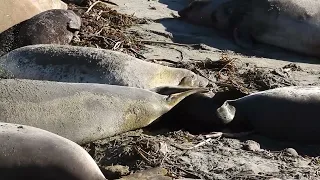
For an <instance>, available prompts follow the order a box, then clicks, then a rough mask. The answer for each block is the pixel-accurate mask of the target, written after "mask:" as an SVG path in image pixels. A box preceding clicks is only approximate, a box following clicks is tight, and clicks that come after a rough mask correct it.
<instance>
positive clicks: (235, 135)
mask: <svg viewBox="0 0 320 180" xmlns="http://www.w3.org/2000/svg"><path fill="white" fill-rule="evenodd" d="M253 133H255V132H254V131H248V132H240V133H225V132H213V133H211V134H207V135H205V136H204V137H205V138H219V137H227V138H239V137H243V136H248V135H250V134H253Z"/></svg>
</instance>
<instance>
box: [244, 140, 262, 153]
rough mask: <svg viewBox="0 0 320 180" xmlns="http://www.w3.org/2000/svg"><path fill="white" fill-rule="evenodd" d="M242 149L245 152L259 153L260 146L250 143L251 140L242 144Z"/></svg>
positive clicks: (253, 142)
mask: <svg viewBox="0 0 320 180" xmlns="http://www.w3.org/2000/svg"><path fill="white" fill-rule="evenodd" d="M243 149H244V150H247V151H260V150H261V149H260V144H259V143H257V142H255V141H252V140H247V141H246V142H244V145H243Z"/></svg>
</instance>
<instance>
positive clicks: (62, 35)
mask: <svg viewBox="0 0 320 180" xmlns="http://www.w3.org/2000/svg"><path fill="white" fill-rule="evenodd" d="M80 26H81V19H80V17H79V16H78V15H76V14H75V13H74V12H73V11H71V10H64V9H52V10H47V11H44V12H42V13H40V14H37V15H35V16H33V17H32V18H30V19H28V20H26V21H23V22H21V23H19V24H17V25H15V26H13V27H11V28H9V29H8V30H6V31H4V32H2V33H1V34H0V43H1V48H0V49H1V50H0V55H1V54H2V55H3V54H5V53H7V52H9V51H11V50H13V49H16V48H19V47H23V46H27V45H32V44H64V45H65V44H69V43H70V42H71V40H72V38H73V36H74V35H75V34H76V33H77V32H78V31H79V29H80Z"/></svg>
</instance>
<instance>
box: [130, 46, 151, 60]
mask: <svg viewBox="0 0 320 180" xmlns="http://www.w3.org/2000/svg"><path fill="white" fill-rule="evenodd" d="M129 50H130V51H131V52H133V53H135V54H136V55H137V56H138V57H140V58H142V59H147V58H146V57H144V56H143V55H142V54H140V53H138V52H137V51H136V50H134V49H133V48H129Z"/></svg>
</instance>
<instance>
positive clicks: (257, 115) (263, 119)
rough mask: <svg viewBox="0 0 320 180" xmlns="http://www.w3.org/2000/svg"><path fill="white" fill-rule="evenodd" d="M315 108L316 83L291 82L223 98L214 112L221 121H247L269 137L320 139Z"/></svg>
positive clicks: (319, 99)
mask: <svg viewBox="0 0 320 180" xmlns="http://www.w3.org/2000/svg"><path fill="white" fill-rule="evenodd" d="M319 109H320V87H315V86H305V87H303V86H291V87H282V88H276V89H271V90H267V91H262V92H257V93H253V94H251V95H248V96H245V97H242V98H239V99H236V100H227V101H225V103H224V104H223V105H222V106H221V107H220V108H218V109H217V111H216V112H217V115H218V117H220V119H222V121H223V122H224V123H225V124H228V123H232V122H233V121H235V122H238V123H249V124H250V125H251V126H252V127H253V129H254V130H255V131H257V132H259V133H261V134H262V135H266V136H269V137H271V138H276V139H280V140H285V141H296V142H301V143H305V142H306V143H320V137H319V136H318V135H317V134H318V133H319V129H320V121H319Z"/></svg>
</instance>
